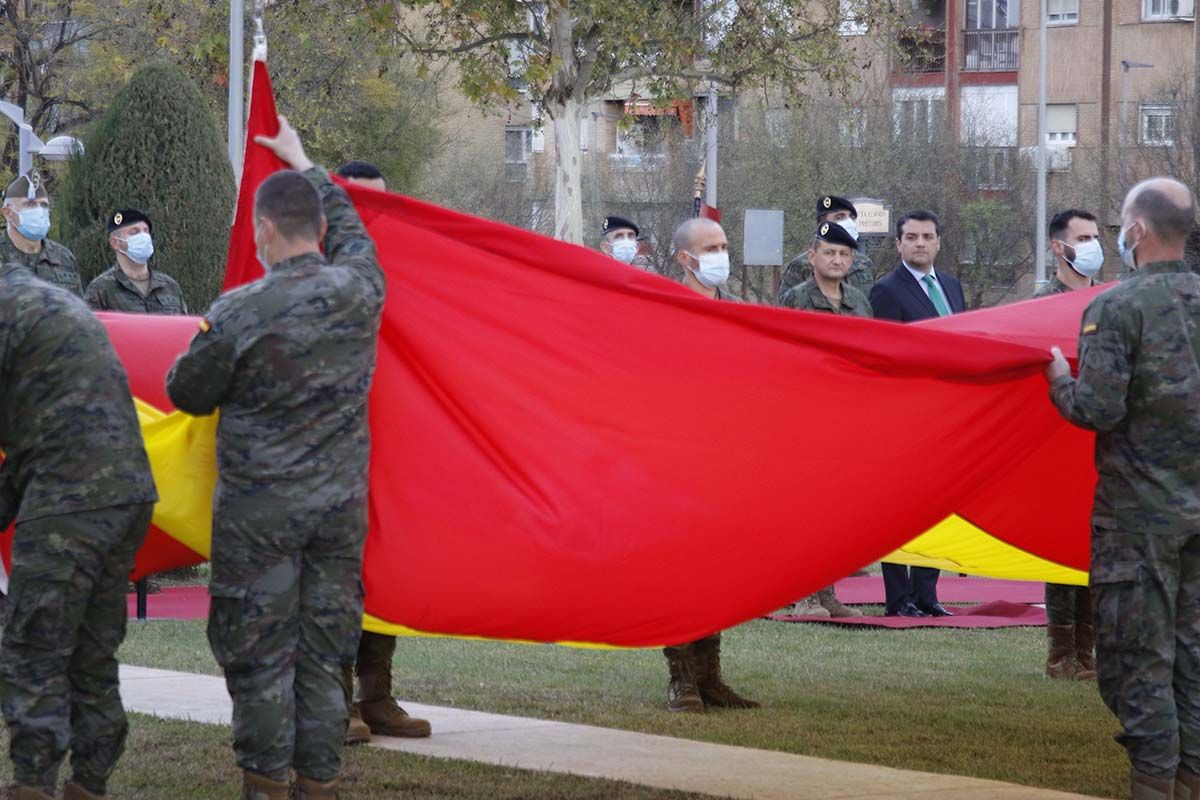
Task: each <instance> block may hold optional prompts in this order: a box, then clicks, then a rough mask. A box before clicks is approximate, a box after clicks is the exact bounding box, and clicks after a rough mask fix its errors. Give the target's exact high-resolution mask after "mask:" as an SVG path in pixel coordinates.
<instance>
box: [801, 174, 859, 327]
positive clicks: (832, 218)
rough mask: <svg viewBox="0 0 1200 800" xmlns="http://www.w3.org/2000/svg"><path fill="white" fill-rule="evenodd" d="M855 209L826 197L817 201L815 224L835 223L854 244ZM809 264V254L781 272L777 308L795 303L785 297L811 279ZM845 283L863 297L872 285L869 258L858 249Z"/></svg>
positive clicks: (855, 227) (834, 197)
mask: <svg viewBox="0 0 1200 800" xmlns="http://www.w3.org/2000/svg"><path fill="white" fill-rule="evenodd" d="M857 220H858V210H857V209H855V208H854V204H853V203H851V202H850V201H849V200H847V199H846V198H844V197H838V196H837V195H832V194H827V195H822V196H821V197H819V198H817V225H818V226H820V225H823V224H824V223H826V222H836V223H837V224H839V225H841V226H842V227H843V228H845V229H846V230H847V231H848V232H849V233H850V235H851V236H852V237H854V241H855V242H857V241H858V223H857ZM812 274H813V269H812V261H811V260H810V258H809V251H807V250H806V251H804V252H803V253H801V254H800V255H798V256H796V257H795V258H793V259H792V260H791V261H789V262H788V265H787V266H786V267H784V269H783V277H781V278H780V279H779V305H781V306H788V307H791V308H795V307H796V306H795V302H796V301H795V300H792V299H790V298H789V297H788V295H790V294H791V293H792V292H794V291H795V290H796V287H797V286H799V285H800V284H801V283H804V282H805V281H806V280H808V279H809V278H811V277H812ZM845 283H848V284H849V285H851V286H853V287H854V288H855V289H858V290H859V291H860V292H862V293H863V294H866V293H867V292H868V291H869V290H870V288H871V286H872V284H874V283H875V273H874V272H873V271H872V269H871V259H870V258H868V257H867V254H866V253H864V252H863V251H862V250H855V251H854V263H853V264H851V265H850V272H849V273H848V274H847V275H846V280H845Z"/></svg>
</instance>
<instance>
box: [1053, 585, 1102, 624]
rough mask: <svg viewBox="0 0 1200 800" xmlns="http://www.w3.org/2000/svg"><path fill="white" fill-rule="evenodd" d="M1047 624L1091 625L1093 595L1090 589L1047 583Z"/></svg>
mask: <svg viewBox="0 0 1200 800" xmlns="http://www.w3.org/2000/svg"><path fill="white" fill-rule="evenodd" d="M1046 624H1048V625H1091V624H1092V593H1091V592H1090V591H1088V587H1086V586H1072V585H1070V584H1064V583H1047V584H1046Z"/></svg>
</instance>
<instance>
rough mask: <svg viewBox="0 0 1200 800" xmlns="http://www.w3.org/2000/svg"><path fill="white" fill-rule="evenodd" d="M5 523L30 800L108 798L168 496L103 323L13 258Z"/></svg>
mask: <svg viewBox="0 0 1200 800" xmlns="http://www.w3.org/2000/svg"><path fill="white" fill-rule="evenodd" d="M0 450H3V451H4V454H5V460H4V464H3V467H0V488H2V491H0V529H2V528H5V527H7V526H8V524H9V523H10V522H11V521H12V520H13V519H14V518H15V520H16V523H17V526H16V534H15V536H14V537H13V545H12V580H11V584H10V586H9V596H8V602H7V605H6V608H5V617H4V634H3V639H2V640H0V709H3V712H4V718H5V720H6V721H7V722H8V727H9V734H10V738H11V741H10V748H9V752H10V755H11V757H12V761H13V777H14V779H15V781H16V784H17V787H16V790H15V793H14V794H15V797H16V798H18V800H37V799H38V798H46V799H47V800H48V798H50V797H53V796H54V794H55V787H56V784H57V776H58V769H59V765H60V764H61V763H62V760H63V758H64V757H65V755H66V753H67V751H68V750H70V751H71V769H72V778H71V781H70V782H69V783H68V784H67V787H66V789H65V794H64V797H66V798H67V800H87V798H93V797H100V796H102V795H104V793H105V789H106V784H107V782H108V777H109V775H111V774H112V771H113V768H114V767H115V766H116V763H117V759H118V758H120V756H121V752H122V751H123V750H124V747H125V737H126V734H127V732H128V724H127V722H126V719H125V712H124V709H123V708H122V707H121V696H120V694H119V692H118V680H117V659H116V652H117V648H118V646H119V645H120V644H121V641H122V640H123V639H124V638H125V589H126V586H127V585H128V583H129V573H130V570H131V569H132V568H133V557H134V554H135V553H136V552H137V549H138V547H139V546H140V545H141V543H142V540H143V539H144V538H145V536H146V529H147V527H148V526H149V524H150V515H151V512H152V510H153V507H154V502H155V500H157V495H156V494H155V490H154V480H153V478H152V477H151V474H150V464H149V461H148V460H147V458H146V451H145V448H144V447H143V445H142V434H141V429H140V428H139V427H138V419H137V413H136V412H135V410H134V405H133V400H132V398H131V397H130V393H129V383H128V381H127V379H126V377H125V370H124V369H123V368H122V366H121V363H120V361H119V360H118V359H117V355H116V353H115V352H114V351H113V349H112V345H111V344H109V341H108V336H107V334H106V333H105V331H104V327H103V326H102V325H101V324H100V322H99V321H97V320H96V318H95V317H94V316H92V313H91V312H90V311H88V309H87V306H85V305H84V304H83V302H82V301H80V300H79V299H78V298H77V297H74V296H72V295H71V294H70V293H69V292H67V291H64V290H63V289H60V288H58V287H55V286H51V285H50V284H48V283H45V282H43V281H41V280H39V279H38V278H36V277H34V275H33V274H32V273H31V272H30V271H29V270H27V269H25V268H23V267H21V266H18V265H16V264H3V265H0Z"/></svg>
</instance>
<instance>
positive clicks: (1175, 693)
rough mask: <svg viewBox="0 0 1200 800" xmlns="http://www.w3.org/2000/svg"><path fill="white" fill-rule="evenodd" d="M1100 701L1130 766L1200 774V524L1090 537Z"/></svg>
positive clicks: (1164, 774)
mask: <svg viewBox="0 0 1200 800" xmlns="http://www.w3.org/2000/svg"><path fill="white" fill-rule="evenodd" d="M1091 588H1092V601H1093V604H1094V609H1095V625H1096V664H1097V669H1098V672H1099V683H1100V696H1101V697H1102V698H1103V699H1104V703H1105V704H1106V705H1107V706H1108V708H1109V710H1110V711H1112V712H1113V714H1115V715H1116V716H1117V719H1118V720H1119V721H1120V723H1121V728H1122V731H1121V733H1120V734H1118V735H1117V737H1116V738H1117V741H1118V742H1119V743H1120V744H1121V745H1122V746H1123V747H1124V748H1125V751H1126V753H1127V754H1128V755H1129V761H1130V763H1131V764H1132V765H1133V768H1134V769H1136V770H1138V771H1139V772H1142V773H1144V774H1146V775H1149V776H1151V777H1155V778H1164V779H1169V778H1171V777H1172V776H1173V775H1174V774H1175V770H1176V768H1177V767H1178V766H1179V763H1180V761H1181V760H1182V762H1183V764H1184V766H1186V767H1187V768H1188V769H1190V770H1192V771H1193V772H1200V526H1196V525H1195V524H1193V526H1192V529H1191V530H1184V529H1183V526H1181V530H1180V532H1178V533H1173V534H1155V535H1146V534H1141V533H1131V532H1127V531H1115V530H1105V529H1101V528H1099V527H1096V528H1094V530H1093V532H1092V570H1091Z"/></svg>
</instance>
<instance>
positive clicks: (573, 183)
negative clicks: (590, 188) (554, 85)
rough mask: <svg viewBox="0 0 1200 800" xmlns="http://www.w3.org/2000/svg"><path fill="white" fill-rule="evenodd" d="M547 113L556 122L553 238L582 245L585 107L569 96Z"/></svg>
mask: <svg viewBox="0 0 1200 800" xmlns="http://www.w3.org/2000/svg"><path fill="white" fill-rule="evenodd" d="M548 110H549V112H550V116H551V117H552V118H553V119H554V236H555V238H557V239H562V240H563V241H565V242H574V243H575V244H583V192H582V189H583V185H582V179H581V170H580V164H579V159H580V155H581V154H580V151H579V115H580V112H581V111H582V110H583V109H582V104H581V103H580V102H579V101H578V100H576V99H575V98H574V97H568V98H566V99H565V101H563V102H561V103H556V104H555V105H554V106H552V107H551V108H550V109H548Z"/></svg>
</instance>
